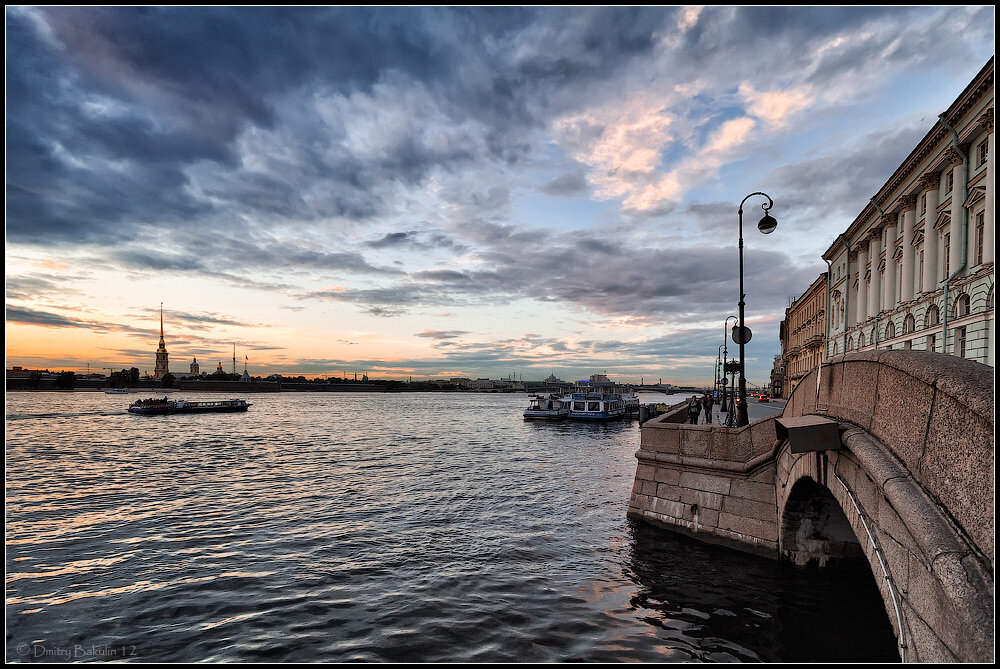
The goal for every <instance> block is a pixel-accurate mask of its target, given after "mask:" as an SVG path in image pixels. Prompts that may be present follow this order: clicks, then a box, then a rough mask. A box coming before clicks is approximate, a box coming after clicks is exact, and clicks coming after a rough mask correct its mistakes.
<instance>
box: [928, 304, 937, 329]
mask: <svg viewBox="0 0 1000 669" xmlns="http://www.w3.org/2000/svg"><path fill="white" fill-rule="evenodd" d="M940 318H941V315H940V314H939V313H938V308H937V305H935V304H932V305H931V308H930V309H928V310H927V316H926V317H925V318H924V327H931V326H932V325H937V324H938V323H940V322H941V321H940Z"/></svg>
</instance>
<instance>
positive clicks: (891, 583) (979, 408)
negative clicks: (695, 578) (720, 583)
mask: <svg viewBox="0 0 1000 669" xmlns="http://www.w3.org/2000/svg"><path fill="white" fill-rule="evenodd" d="M993 409H994V408H993V369H992V368H990V367H987V366H985V365H981V364H979V363H976V362H971V361H968V360H963V359H961V358H956V357H954V356H947V355H943V354H937V353H926V352H921V351H871V352H863V353H854V354H850V355H847V356H839V357H836V358H834V359H832V360H831V361H830V363H829V364H824V365H823V366H822V367H821V369H820V370H814V371H813V372H812V373H811V374H810V375H809V376H807V377H806V378H805V379H803V380H802V382H801V383H800V384H799V385H798V386H797V387H796V389H795V392H794V393H793V394H792V396H791V397H790V398H789V400H788V404H787V406H786V407H785V410H784V413H783V414H782V416H781V417H780V418H781V419H782V420H784V419H789V418H795V417H805V416H813V417H825V418H829V419H832V420H833V421H836V423H837V426H836V427H839V430H836V431H835V432H834V437H835V444H834V448H828V449H827V450H822V451H819V450H817V451H809V452H798V453H793V452H792V450H791V447H790V444H789V441H788V440H787V439H784V438H779V436H778V435H779V432H778V430H777V429H776V425H777V420H776V418H777V417H772V418H767V419H764V420H760V421H757V422H756V423H753V424H752V425H749V426H747V427H744V428H723V427H718V426H708V425H685V424H682V423H681V422H680V420H683V416H677V415H674V414H667V415H665V416H662V417H660V418H658V419H655V420H652V421H648V422H646V423H644V424H643V426H642V430H641V433H642V437H641V446H640V450H639V451H638V452H637V453H636V457H637V458H638V460H639V463H638V466H637V469H636V479H635V486H634V488H633V493H632V497H631V500H630V503H629V510H628V513H629V515H630V516H632V517H635V518H641V519H643V520H646V521H649V522H652V523H654V524H658V525H661V526H665V527H669V528H671V529H675V530H680V531H683V532H686V533H690V534H693V535H695V536H697V537H699V538H701V539H705V540H708V541H713V542H718V543H725V544H728V545H732V546H734V547H738V548H741V549H743V550H750V551H753V552H756V553H760V554H764V555H769V556H772V557H781V558H783V559H788V560H791V561H794V562H795V563H796V564H809V563H816V564H819V565H824V564H826V563H828V562H830V561H832V560H843V559H852V558H855V559H864V560H866V561H867V563H868V564H869V566H870V567H871V571H872V573H873V574H874V576H875V581H876V583H877V584H878V587H879V591H880V593H881V595H882V600H883V603H884V605H885V610H886V613H887V615H888V617H889V621H890V622H891V624H892V626H893V630H894V632H895V634H896V638H897V642H898V645H899V652H900V656H901V657H902V659H904V660H906V661H920V662H936V661H948V662H954V661H961V662H984V661H988V662H991V661H993V659H994V654H993V653H994V651H993V641H994V635H993V621H994V616H993V609H994V595H993V571H994V509H993V504H994V445H993V438H994V428H993V420H994V413H993ZM810 420H812V421H815V420H817V418H813V419H810ZM673 421H677V422H673ZM789 422H793V421H789ZM805 445H806V446H807V447H809V444H808V443H807V444H805ZM837 446H839V450H835V448H836V447H837ZM817 447H818V446H817Z"/></svg>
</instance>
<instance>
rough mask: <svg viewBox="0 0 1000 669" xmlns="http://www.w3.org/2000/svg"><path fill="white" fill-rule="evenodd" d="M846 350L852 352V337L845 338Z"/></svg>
mask: <svg viewBox="0 0 1000 669" xmlns="http://www.w3.org/2000/svg"><path fill="white" fill-rule="evenodd" d="M847 350H848V351H852V350H854V337H848V338H847Z"/></svg>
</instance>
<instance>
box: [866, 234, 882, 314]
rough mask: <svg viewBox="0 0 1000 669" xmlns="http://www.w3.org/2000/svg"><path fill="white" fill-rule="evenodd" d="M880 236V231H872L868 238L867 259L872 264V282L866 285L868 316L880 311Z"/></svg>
mask: <svg viewBox="0 0 1000 669" xmlns="http://www.w3.org/2000/svg"><path fill="white" fill-rule="evenodd" d="M881 246H882V235H881V230H873V231H872V233H871V237H869V238H868V258H869V259H870V260H869V262H871V264H872V280H871V283H869V284H868V309H867V311H868V315H869V316H875V315H876V314H878V312H880V311H881V310H882V305H881V304H879V298H880V297H881V294H880V293H881V292H882V281H881V280H880V277H879V271H878V265H879V262H878V260H879V255H880V254H881V253H882V249H881V248H880V247H881Z"/></svg>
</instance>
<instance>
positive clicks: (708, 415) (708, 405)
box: [701, 393, 715, 425]
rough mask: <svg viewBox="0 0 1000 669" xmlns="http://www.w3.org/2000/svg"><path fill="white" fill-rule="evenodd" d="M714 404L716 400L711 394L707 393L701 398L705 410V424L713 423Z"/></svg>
mask: <svg viewBox="0 0 1000 669" xmlns="http://www.w3.org/2000/svg"><path fill="white" fill-rule="evenodd" d="M714 405H715V402H713V401H712V396H711V395H709V394H707V393H706V394H705V396H704V397H703V398H701V408H702V409H704V410H705V425H711V424H712V407H713V406H714Z"/></svg>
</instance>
